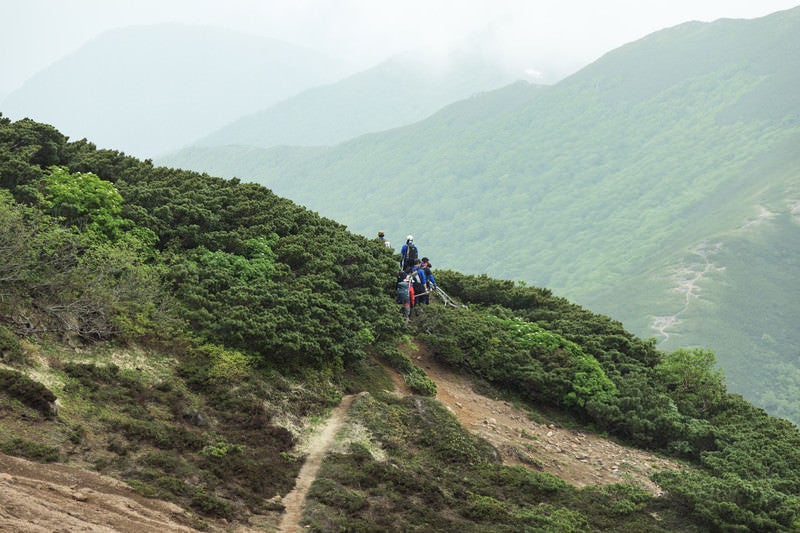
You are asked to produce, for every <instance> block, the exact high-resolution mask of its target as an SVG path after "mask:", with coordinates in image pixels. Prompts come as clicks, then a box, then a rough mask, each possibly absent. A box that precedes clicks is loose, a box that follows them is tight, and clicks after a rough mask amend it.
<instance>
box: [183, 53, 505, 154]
mask: <svg viewBox="0 0 800 533" xmlns="http://www.w3.org/2000/svg"><path fill="white" fill-rule="evenodd" d="M513 80H514V78H513V77H512V75H511V73H510V72H507V71H505V70H504V69H502V68H501V67H500V66H499V65H494V64H491V63H488V62H486V61H485V60H482V59H480V58H474V57H467V56H466V55H465V54H463V53H453V54H451V56H450V57H448V58H445V59H442V60H440V61H437V62H433V63H431V62H429V61H428V62H426V61H425V60H422V59H420V58H418V57H415V56H413V55H411V54H407V55H402V56H397V57H394V58H392V59H389V60H387V61H384V62H383V63H381V64H379V65H377V66H375V67H373V68H370V69H367V70H365V71H363V72H360V73H358V74H355V75H353V76H350V77H348V78H345V79H344V80H341V81H338V82H336V83H333V84H330V85H324V86H320V87H314V88H312V89H309V90H307V91H305V92H303V93H300V94H299V95H297V96H293V97H291V98H288V99H286V100H284V101H282V102H280V103H278V104H276V105H274V106H272V107H270V108H269V109H265V110H262V111H259V112H257V113H253V114H250V115H247V116H244V117H242V118H240V119H238V120H236V121H234V122H233V123H231V124H228V125H226V126H225V127H223V128H221V129H219V130H217V131H215V132H213V133H211V134H210V135H207V136H205V137H204V138H202V139H200V140H199V141H197V142H196V143H194V144H195V145H197V146H227V145H250V146H259V147H262V148H267V147H271V146H281V145H291V146H315V145H332V144H338V143H340V142H343V141H346V140H348V139H352V138H353V137H357V136H359V135H362V134H365V133H370V132H376V131H383V130H387V129H390V128H394V127H397V126H401V125H405V124H410V123H412V122H416V121H418V120H421V119H423V118H425V117H427V116H429V115H431V114H433V113H434V112H435V111H438V110H439V109H441V108H442V107H444V106H445V105H447V104H450V103H452V102H455V101H457V100H461V99H462V98H467V97H469V96H471V95H473V94H475V93H478V92H481V91H487V90H491V89H496V88H498V87H501V86H503V85H506V84H508V83H510V82H511V81H513Z"/></svg>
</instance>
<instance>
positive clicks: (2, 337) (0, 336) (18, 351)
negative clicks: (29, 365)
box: [0, 325, 26, 365]
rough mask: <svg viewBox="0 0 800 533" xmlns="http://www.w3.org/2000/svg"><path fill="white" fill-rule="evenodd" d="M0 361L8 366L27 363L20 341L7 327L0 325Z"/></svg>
mask: <svg viewBox="0 0 800 533" xmlns="http://www.w3.org/2000/svg"><path fill="white" fill-rule="evenodd" d="M0 361H2V362H4V363H6V364H8V365H22V364H24V363H25V362H26V361H25V352H23V351H22V346H20V344H19V339H17V336H16V335H14V333H13V332H12V331H10V330H9V329H8V328H6V327H5V326H2V325H0Z"/></svg>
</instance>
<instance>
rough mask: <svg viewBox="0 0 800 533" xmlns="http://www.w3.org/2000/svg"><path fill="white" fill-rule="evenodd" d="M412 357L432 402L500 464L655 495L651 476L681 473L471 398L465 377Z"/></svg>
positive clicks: (506, 406) (424, 357) (663, 462)
mask: <svg viewBox="0 0 800 533" xmlns="http://www.w3.org/2000/svg"><path fill="white" fill-rule="evenodd" d="M412 358H413V359H414V360H415V362H416V363H417V364H418V365H420V366H422V367H423V368H424V369H425V371H426V372H427V373H428V376H430V378H431V379H432V380H433V381H435V382H436V386H437V394H436V398H437V399H438V400H439V401H440V402H442V403H443V404H444V405H446V406H447V407H448V408H449V409H450V410H451V411H452V412H453V413H454V415H455V416H456V417H457V418H458V420H459V421H460V422H461V425H462V426H464V427H465V428H466V429H467V430H469V431H471V432H473V433H476V434H478V435H479V436H481V437H482V438H484V439H485V440H487V441H488V442H489V443H491V444H492V445H493V446H494V447H495V448H496V449H497V451H498V452H499V453H500V456H501V458H502V460H503V463H504V464H510V465H525V466H527V467H529V468H533V469H536V470H541V471H545V472H549V473H551V474H553V475H555V476H558V477H560V478H562V479H564V480H565V481H567V482H568V483H570V484H572V485H575V486H577V487H584V486H587V485H606V484H611V483H620V482H629V483H632V484H634V485H637V486H639V487H641V488H643V489H645V490H647V491H649V492H651V493H652V494H655V495H659V494H661V493H662V491H661V489H660V488H659V487H658V486H657V485H656V484H655V483H653V482H652V481H651V480H650V479H649V476H650V474H652V473H653V472H657V471H660V470H668V469H669V470H675V469H678V468H680V467H679V465H678V464H677V463H675V462H673V461H669V460H667V459H663V458H660V457H658V456H655V455H652V454H649V453H647V452H644V451H641V450H637V449H634V448H627V447H625V446H622V445H619V444H617V443H615V442H612V441H610V440H608V439H604V438H602V437H599V436H596V435H592V434H589V433H585V432H580V431H574V430H570V429H565V428H559V427H557V426H555V425H553V424H540V423H536V422H534V421H532V420H530V419H529V418H528V415H527V413H526V412H525V411H523V410H520V409H517V408H516V407H514V406H513V405H511V404H510V403H508V402H505V401H501V400H493V399H491V398H487V397H486V396H482V395H480V394H477V393H475V392H474V391H473V386H472V382H471V381H470V379H469V377H468V376H467V375H465V374H459V373H457V372H454V371H453V370H451V369H449V368H446V367H444V366H443V365H440V364H439V363H437V362H436V361H435V360H434V359H433V358H432V357H430V356H429V355H428V354H426V353H425V352H424V350H420V351H418V352H417V353H415V354H413V355H412ZM393 379H395V386H396V387H397V388H398V389H399V390H401V391H406V392H407V388H406V386H405V383H404V382H403V379H402V377H400V376H397V375H396V374H394V378H393Z"/></svg>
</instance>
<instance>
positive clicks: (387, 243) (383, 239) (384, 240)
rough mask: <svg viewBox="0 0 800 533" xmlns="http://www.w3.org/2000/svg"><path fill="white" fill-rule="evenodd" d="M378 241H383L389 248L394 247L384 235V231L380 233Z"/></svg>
mask: <svg viewBox="0 0 800 533" xmlns="http://www.w3.org/2000/svg"><path fill="white" fill-rule="evenodd" d="M378 240H379V241H381V242H382V243H383V245H384V246H386V247H387V248H391V247H392V243H390V242H389V241H387V240H386V235H384V233H383V232H382V231H379V232H378Z"/></svg>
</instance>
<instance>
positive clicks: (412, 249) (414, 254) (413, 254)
mask: <svg viewBox="0 0 800 533" xmlns="http://www.w3.org/2000/svg"><path fill="white" fill-rule="evenodd" d="M417 258H419V251H417V247H416V246H414V243H413V242H410V243H408V248H407V249H406V261H408V262H409V264H412V265H413V264H414V260H415V259H417Z"/></svg>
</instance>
